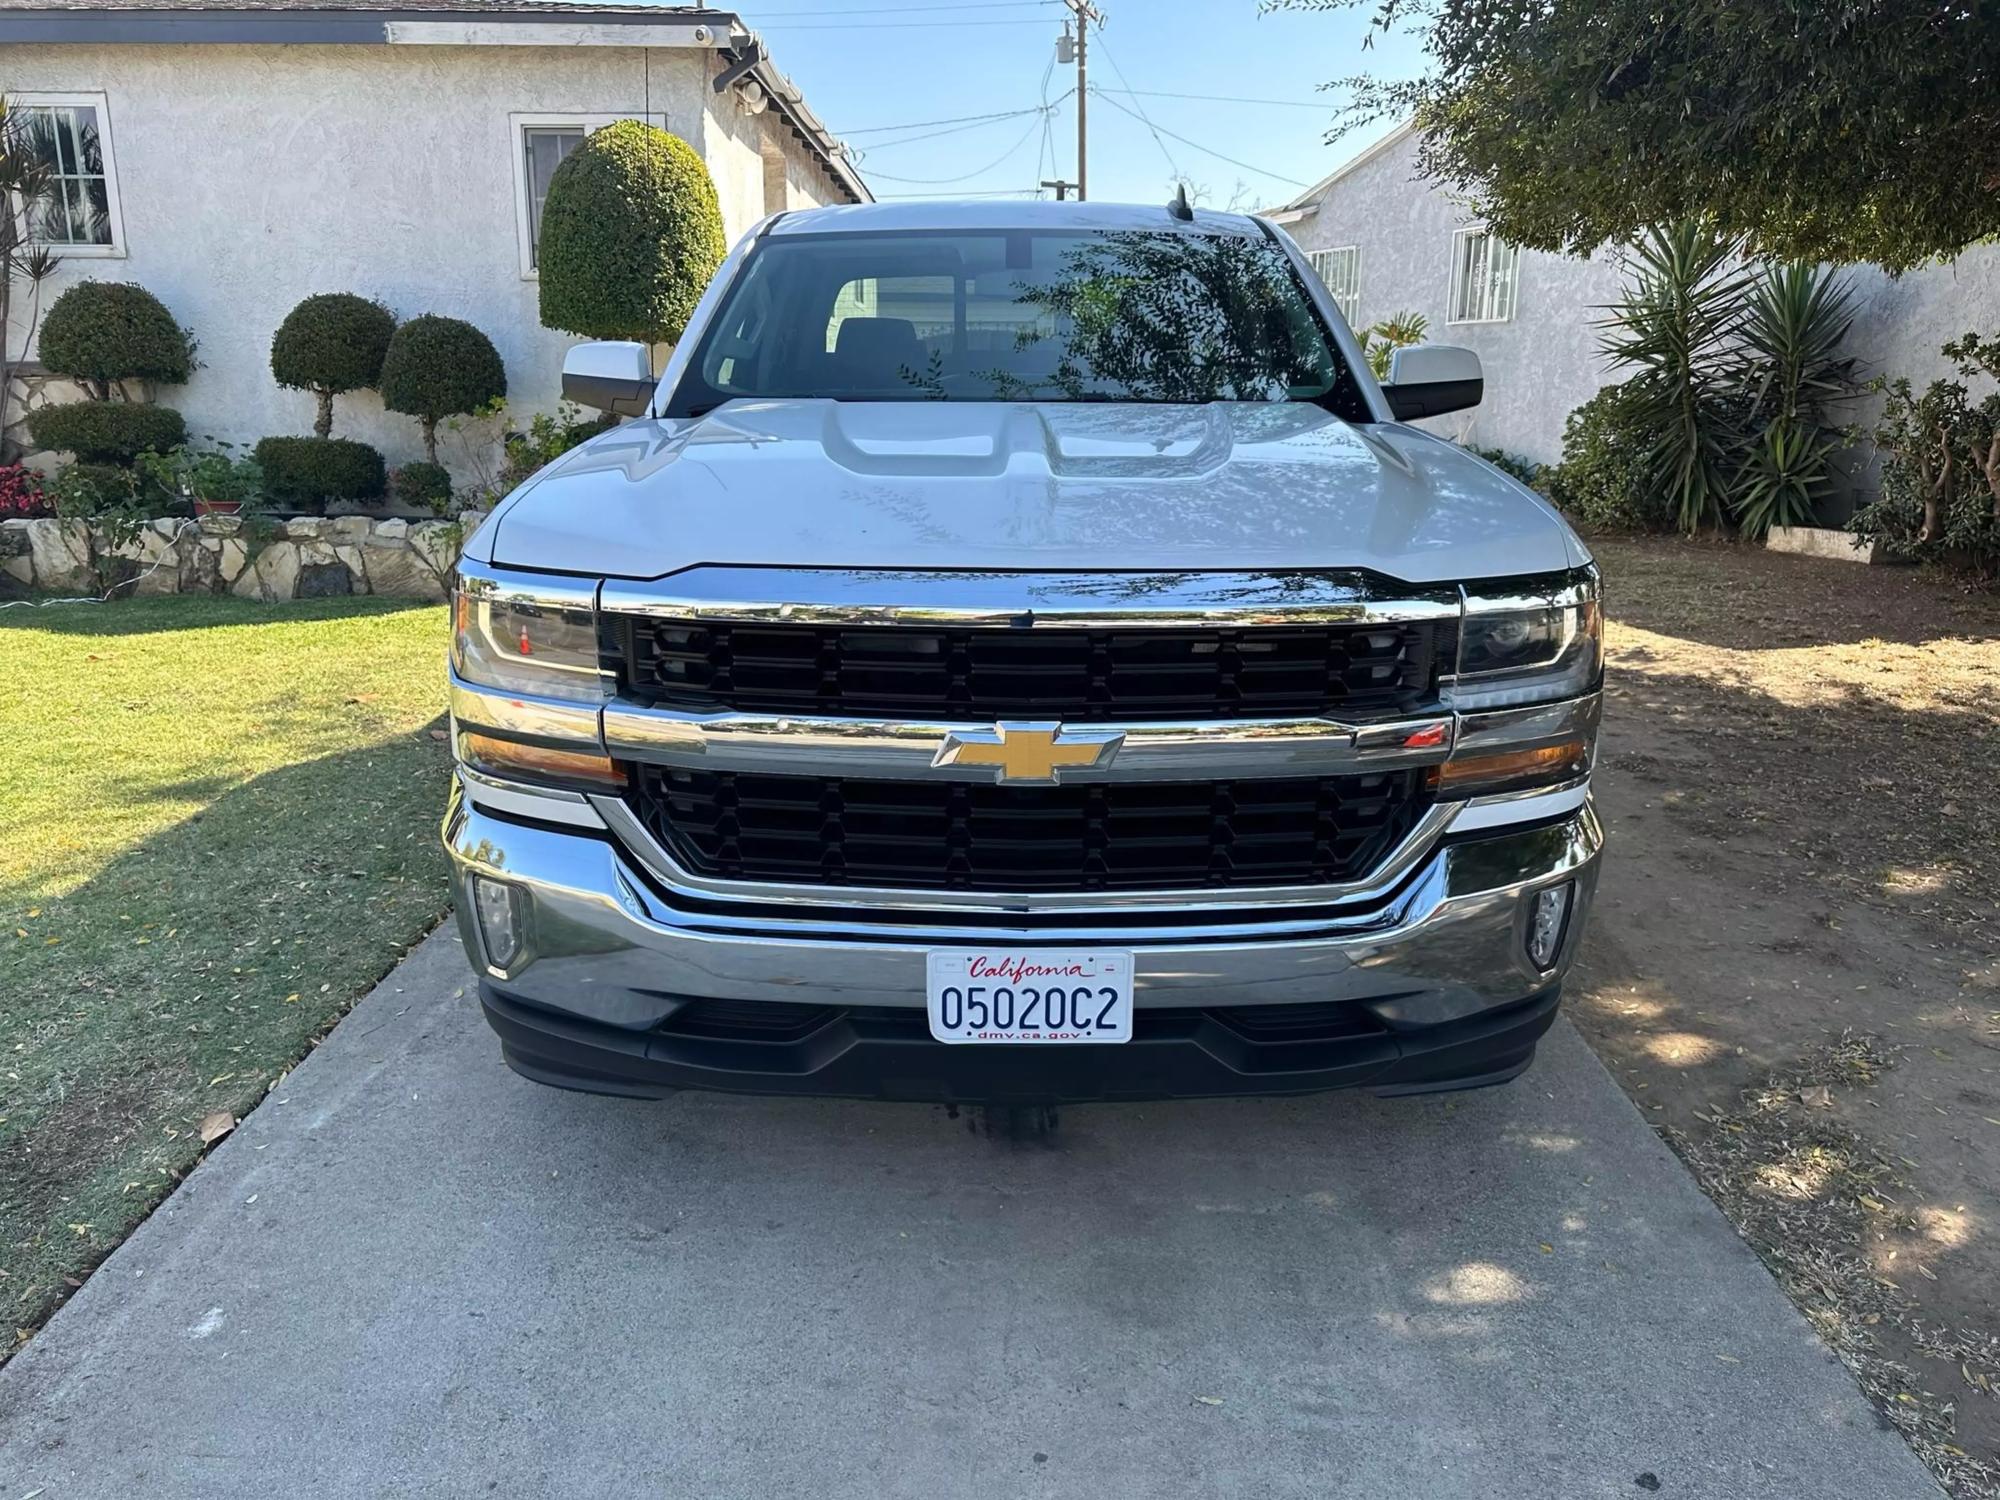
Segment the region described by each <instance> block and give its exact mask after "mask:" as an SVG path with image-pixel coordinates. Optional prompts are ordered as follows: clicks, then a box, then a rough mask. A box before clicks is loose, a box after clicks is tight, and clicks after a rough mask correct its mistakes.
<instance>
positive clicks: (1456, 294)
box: [1444, 224, 1521, 327]
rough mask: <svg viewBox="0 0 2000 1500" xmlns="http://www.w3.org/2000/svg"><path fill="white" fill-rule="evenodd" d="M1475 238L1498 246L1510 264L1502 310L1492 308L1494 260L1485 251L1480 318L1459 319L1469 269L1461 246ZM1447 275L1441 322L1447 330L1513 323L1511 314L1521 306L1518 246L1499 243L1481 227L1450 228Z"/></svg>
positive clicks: (1507, 241) (1493, 303) (1478, 225)
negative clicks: (1457, 327) (1453, 327)
mask: <svg viewBox="0 0 2000 1500" xmlns="http://www.w3.org/2000/svg"><path fill="white" fill-rule="evenodd" d="M1475 238H1480V239H1485V240H1487V241H1488V242H1489V243H1490V244H1491V245H1494V246H1498V247H1499V248H1500V249H1502V250H1504V251H1505V252H1506V254H1507V255H1508V257H1509V258H1510V261H1511V264H1510V265H1509V267H1508V272H1507V278H1506V282H1505V287H1506V297H1505V301H1506V306H1505V309H1504V310H1502V311H1499V312H1495V311H1494V305H1495V304H1496V303H1497V302H1498V301H1499V300H1500V298H1499V297H1497V296H1496V295H1495V290H1494V289H1495V284H1496V283H1495V279H1494V275H1493V265H1494V261H1493V258H1492V254H1491V251H1489V252H1488V259H1487V270H1486V276H1485V285H1484V287H1483V288H1482V289H1481V297H1480V303H1479V305H1480V308H1481V309H1482V312H1481V315H1480V316H1477V317H1460V316H1459V315H1458V314H1459V307H1460V305H1461V301H1462V296H1463V294H1465V293H1468V292H1469V291H1470V290H1471V286H1470V283H1471V268H1470V266H1469V265H1468V263H1467V252H1466V250H1465V248H1464V247H1465V245H1466V243H1467V241H1469V240H1472V239H1475ZM1450 276H1451V280H1450V284H1449V285H1448V286H1446V288H1445V304H1444V308H1445V319H1444V321H1445V324H1446V326H1447V327H1451V326H1467V325H1471V324H1477V323H1511V322H1513V321H1514V314H1515V312H1516V311H1517V310H1518V309H1519V307H1520V305H1521V247H1520V246H1519V245H1516V244H1514V243H1513V242H1512V241H1510V240H1503V239H1502V238H1500V236H1499V235H1497V234H1495V233H1494V232H1493V231H1492V230H1490V229H1488V228H1487V227H1486V226H1485V225H1483V224H1471V225H1467V226H1466V227H1465V228H1463V229H1454V230H1453V231H1452V234H1451V271H1450Z"/></svg>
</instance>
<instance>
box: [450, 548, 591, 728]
mask: <svg viewBox="0 0 2000 1500" xmlns="http://www.w3.org/2000/svg"><path fill="white" fill-rule="evenodd" d="M451 623H452V630H451V669H452V670H453V671H454V672H456V673H457V674H458V675H459V677H460V679H461V680H463V681H465V682H468V683H471V684H472V685H473V686H475V687H484V688H495V689H498V690H499V691H501V692H503V693H524V694H528V695H530V696H533V697H537V698H565V699H569V700H571V701H574V702H581V703H601V702H603V701H604V700H605V699H607V698H609V697H610V696H611V693H612V688H613V682H612V679H611V675H610V674H609V673H607V672H606V671H605V670H604V668H603V665H602V664H601V663H600V661H599V660H598V652H597V611H596V608H595V606H594V603H593V600H592V597H591V594H590V592H589V591H587V590H577V591H574V592H572V591H564V592H561V593H556V592H554V591H549V592H531V591H528V590H523V589H518V588H513V587H510V586H505V585H501V584H498V583H496V582H494V580H492V579H490V578H482V577H478V576H476V575H473V576H467V575H461V576H460V577H459V578H458V580H457V581H456V583H455V585H454V587H453V589H452V600H451Z"/></svg>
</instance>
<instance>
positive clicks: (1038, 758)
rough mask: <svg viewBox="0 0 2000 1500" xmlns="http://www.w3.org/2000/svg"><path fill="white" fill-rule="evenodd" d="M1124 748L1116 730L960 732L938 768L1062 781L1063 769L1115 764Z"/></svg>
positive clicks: (1007, 727) (1015, 727) (1006, 727)
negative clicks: (986, 769)
mask: <svg viewBox="0 0 2000 1500" xmlns="http://www.w3.org/2000/svg"><path fill="white" fill-rule="evenodd" d="M1123 743H1125V736H1124V735H1123V734H1122V733H1118V732H1116V731H1109V732H1107V731H1103V730H1090V729H1078V730H1066V729H1064V728H1063V727H1062V725H1060V724H995V725H994V726H993V727H992V728H991V729H956V730H953V731H952V732H951V733H950V734H948V735H946V736H945V737H944V745H943V746H942V748H940V749H939V750H938V753H937V758H936V759H935V760H933V761H932V762H931V764H932V765H933V766H991V767H993V779H994V780H995V781H998V782H1009V781H1060V780H1062V772H1063V771H1064V770H1078V771H1080V770H1085V769H1087V768H1092V767H1097V766H1107V765H1109V764H1111V757H1112V756H1114V755H1116V754H1117V753H1118V747H1119V746H1120V745H1122V744H1123Z"/></svg>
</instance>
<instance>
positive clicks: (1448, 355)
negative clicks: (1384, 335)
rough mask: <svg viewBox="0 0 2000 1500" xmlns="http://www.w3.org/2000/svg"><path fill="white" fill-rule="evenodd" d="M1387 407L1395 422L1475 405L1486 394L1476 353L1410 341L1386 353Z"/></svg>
mask: <svg viewBox="0 0 2000 1500" xmlns="http://www.w3.org/2000/svg"><path fill="white" fill-rule="evenodd" d="M1382 394H1383V395H1385V396H1387V397H1388V398H1389V410H1390V411H1392V412H1394V413H1395V415H1396V420H1397V421H1399V422H1411V421H1415V420H1416V419H1417V418H1418V417H1441V416H1443V415H1444V414H1445V413H1446V412H1448V411H1464V410H1465V409H1466V408H1467V407H1469V406H1477V405H1478V404H1479V402H1480V399H1481V398H1482V397H1483V396H1484V395H1485V394H1486V376H1485V374H1484V373H1483V372H1482V371H1481V370H1480V368H1479V356H1478V355H1477V354H1474V353H1473V352H1472V351H1471V350H1470V349H1461V348H1459V347H1458V346H1457V345H1455V344H1411V345H1410V346H1409V347H1407V348H1403V349H1398V350H1396V351H1395V352H1394V353H1393V354H1391V355H1390V356H1389V378H1388V379H1387V380H1385V381H1383V382H1382Z"/></svg>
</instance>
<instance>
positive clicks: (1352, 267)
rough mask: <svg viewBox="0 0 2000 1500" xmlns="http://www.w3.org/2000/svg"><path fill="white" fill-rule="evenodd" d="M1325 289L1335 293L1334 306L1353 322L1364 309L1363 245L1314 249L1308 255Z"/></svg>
mask: <svg viewBox="0 0 2000 1500" xmlns="http://www.w3.org/2000/svg"><path fill="white" fill-rule="evenodd" d="M1306 259H1307V260H1309V261H1311V262H1312V268H1313V269H1314V270H1315V271H1317V272H1318V273H1319V279H1320V280H1321V281H1324V282H1325V283H1326V289H1327V291H1329V292H1330V293H1332V294H1333V302H1334V306H1336V307H1338V308H1339V309H1340V315H1341V316H1342V317H1343V318H1345V319H1347V321H1348V323H1349V325H1350V326H1351V325H1352V324H1353V322H1354V320H1355V318H1357V317H1358V316H1360V312H1361V247H1360V246H1359V245H1342V246H1341V247H1340V248H1339V249H1337V250H1314V251H1312V252H1311V253H1310V254H1309V255H1308V256H1307V257H1306Z"/></svg>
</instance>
